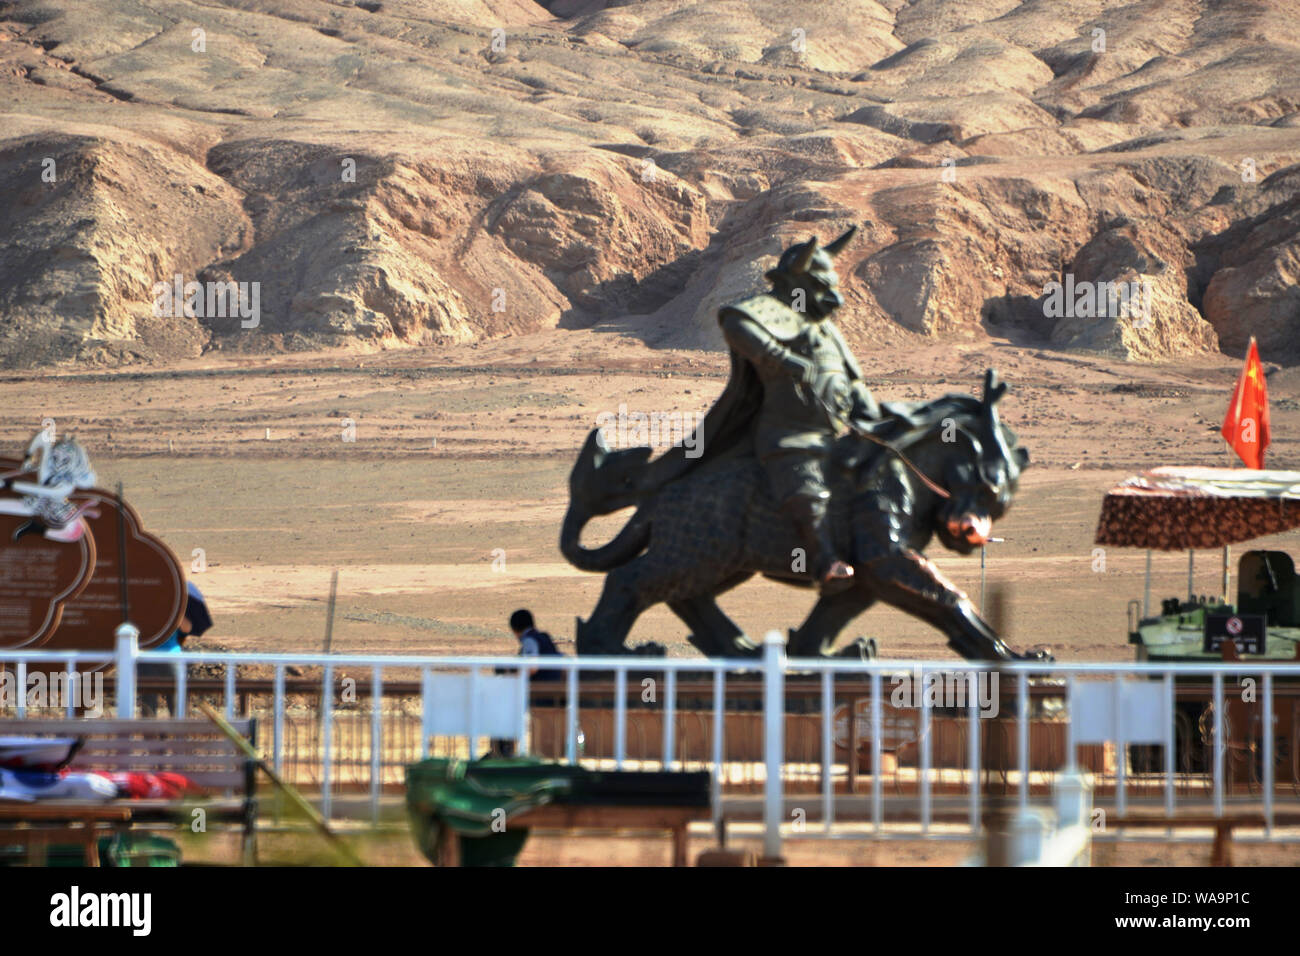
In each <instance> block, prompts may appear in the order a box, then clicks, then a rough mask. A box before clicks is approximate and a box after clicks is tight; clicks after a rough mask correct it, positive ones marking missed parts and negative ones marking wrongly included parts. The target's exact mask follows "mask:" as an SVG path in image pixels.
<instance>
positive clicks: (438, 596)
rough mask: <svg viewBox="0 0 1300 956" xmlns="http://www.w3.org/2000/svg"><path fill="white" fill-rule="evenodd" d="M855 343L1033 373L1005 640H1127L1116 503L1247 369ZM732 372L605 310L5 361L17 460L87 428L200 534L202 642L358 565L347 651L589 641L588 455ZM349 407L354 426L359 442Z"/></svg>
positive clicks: (1210, 562) (901, 366)
mask: <svg viewBox="0 0 1300 956" xmlns="http://www.w3.org/2000/svg"><path fill="white" fill-rule="evenodd" d="M862 359H863V364H864V366H865V367H866V370H867V372H866V374H867V376H868V380H869V382H870V384H871V387H872V388H873V390H874V391H875V393H876V394H877V395H878V396H879V397H880V398H885V399H917V398H923V397H932V396H935V395H939V394H943V393H945V392H947V391H956V390H967V391H969V390H974V389H977V388H978V386H979V382H980V379H981V376H982V371H983V369H984V368H985V367H986V366H990V365H991V366H995V367H996V368H998V370H999V371H1000V372H1001V373H1002V375H1003V376H1004V377H1005V378H1006V380H1007V381H1008V382H1009V383H1010V385H1011V387H1012V391H1011V393H1010V395H1009V396H1008V398H1007V399H1006V400H1005V403H1004V415H1005V420H1006V421H1007V422H1008V424H1010V425H1011V426H1012V427H1013V428H1014V429H1016V430H1017V432H1018V434H1019V436H1020V439H1021V442H1022V443H1023V444H1024V445H1026V446H1027V447H1028V448H1029V450H1030V454H1031V457H1032V465H1031V467H1030V469H1029V470H1028V471H1027V472H1026V474H1025V476H1024V478H1023V480H1022V483H1021V487H1020V492H1019V496H1018V498H1017V501H1016V503H1015V506H1014V507H1013V508H1012V510H1011V512H1010V513H1009V514H1008V515H1007V517H1006V518H1005V519H1004V520H1003V521H1001V522H1000V523H999V524H998V525H997V527H996V528H995V534H997V535H998V536H999V537H1002V538H1005V542H1004V543H1000V544H996V545H993V546H991V548H990V554H989V567H988V581H989V583H990V586H998V587H1002V588H1004V589H1005V594H1006V601H1005V603H1006V612H1005V619H1004V629H1005V630H1006V633H1007V635H1008V639H1009V640H1010V641H1011V643H1012V644H1013V645H1015V646H1026V645H1033V644H1046V645H1049V646H1051V647H1052V648H1053V650H1054V652H1055V653H1056V655H1057V657H1058V658H1059V659H1062V660H1129V659H1131V657H1132V649H1131V648H1130V647H1129V646H1128V645H1127V644H1126V643H1125V630H1126V628H1125V623H1124V622H1125V605H1126V602H1127V601H1128V600H1129V599H1131V598H1135V597H1140V596H1141V591H1142V568H1143V560H1144V559H1143V554H1142V553H1141V552H1127V551H1123V550H1118V549H1110V551H1109V552H1108V553H1107V554H1106V555H1105V570H1104V571H1094V570H1093V566H1094V561H1095V557H1096V556H1095V555H1094V552H1093V548H1094V545H1093V533H1094V531H1095V525H1096V518H1097V513H1098V508H1099V506H1100V502H1101V498H1102V495H1103V494H1104V492H1105V491H1106V489H1107V488H1108V487H1110V486H1111V485H1113V484H1114V483H1115V482H1116V481H1118V480H1120V479H1122V478H1123V477H1124V476H1126V475H1128V474H1131V473H1133V472H1134V471H1137V470H1140V469H1142V468H1146V467H1150V466H1153V465H1159V464H1183V465H1198V464H1199V465H1227V464H1228V463H1229V462H1228V455H1227V453H1226V451H1225V446H1224V443H1223V441H1222V439H1221V438H1220V437H1219V436H1218V425H1219V423H1220V422H1221V421H1222V416H1223V413H1224V410H1225V408H1226V405H1227V402H1228V397H1229V395H1230V392H1231V388H1232V385H1233V382H1234V380H1235V375H1236V373H1237V363H1236V361H1234V360H1232V359H1229V358H1224V357H1209V358H1206V359H1204V360H1200V361H1198V362H1194V363H1189V362H1182V363H1179V364H1177V365H1173V364H1166V365H1143V364H1134V363H1125V362H1121V361H1114V360H1111V359H1106V358H1101V357H1097V358H1088V357H1086V356H1085V357H1081V356H1079V355H1063V354H1060V353H1047V352H1041V351H1035V350H1029V349H1024V348H1020V347H1017V346H1013V345H1010V344H1005V343H994V344H993V345H992V346H989V345H983V346H978V347H976V346H962V345H951V344H934V345H930V346H926V347H922V348H915V349H911V350H908V351H906V352H903V351H898V350H893V351H891V350H882V351H880V352H877V353H874V354H872V353H866V352H864V353H862ZM725 377H726V358H725V356H724V355H723V354H721V353H718V352H711V351H673V350H655V349H652V348H649V347H647V346H645V345H644V344H643V343H642V342H641V341H639V340H636V339H634V338H632V337H628V336H623V335H620V334H618V333H615V332H599V331H591V330H578V331H571V332H565V331H556V332H548V333H541V334H536V335H529V336H521V337H517V338H512V339H508V340H498V341H494V342H489V343H484V344H481V345H464V346H453V347H447V348H429V349H415V350H394V351H391V352H382V353H379V354H364V355H358V354H356V353H352V352H347V351H341V350H340V351H334V352H320V353H309V354H302V353H298V354H293V355H279V356H268V357H232V356H228V355H215V356H211V357H208V358H204V359H196V360H191V361H188V362H184V363H180V364H177V365H172V366H168V367H165V368H163V367H155V368H140V367H136V368H134V369H131V370H128V371H103V370H101V371H94V372H88V373H58V374H54V373H23V372H10V373H6V374H4V375H3V376H0V403H2V404H3V407H4V408H5V410H6V415H5V416H4V421H3V424H2V425H0V448H4V449H5V450H6V451H7V453H18V452H19V451H20V450H21V449H22V448H23V447H24V446H25V443H26V441H27V440H28V438H30V436H31V434H32V433H33V432H34V431H35V430H36V429H37V428H38V427H40V423H41V421H42V420H43V419H44V418H47V417H49V418H53V419H54V420H55V422H56V427H57V429H58V430H59V431H60V433H62V432H68V433H72V434H75V435H76V436H77V438H78V439H79V440H80V441H82V442H83V443H84V444H85V446H86V447H87V449H88V450H89V452H90V455H91V459H92V462H93V464H94V465H95V467H96V469H97V471H98V474H99V478H100V483H101V485H103V486H105V487H114V486H115V485H116V483H117V482H119V481H120V482H122V483H123V486H124V488H125V492H126V496H127V499H128V500H129V501H131V502H132V503H133V504H134V505H135V506H136V508H137V509H138V510H139V511H140V513H141V514H142V515H143V517H144V520H145V522H146V526H147V527H148V528H149V529H150V530H152V531H154V532H155V533H157V534H159V535H160V536H161V537H162V538H163V539H164V540H166V541H167V542H168V544H169V545H170V546H171V547H172V548H173V549H174V550H175V551H176V553H177V554H178V555H179V556H180V557H181V558H182V561H183V562H186V563H191V562H194V561H195V560H196V559H197V558H196V554H195V552H196V549H201V550H202V558H203V560H204V561H205V563H206V570H203V571H201V572H198V573H195V574H193V577H194V579H195V581H196V582H197V583H198V584H199V586H200V587H201V588H202V589H203V591H204V593H205V594H206V595H207V596H208V597H209V600H210V602H211V605H212V608H213V612H214V617H215V619H216V627H215V628H214V629H213V630H212V631H211V632H209V635H208V637H207V638H205V639H204V640H203V642H201V643H200V645H199V646H204V645H208V644H219V645H220V646H223V647H229V648H231V649H237V650H243V651H255V650H261V651H290V650H292V651H310V650H319V649H321V648H322V646H323V640H324V630H325V610H326V604H327V597H328V593H329V579H330V574H331V572H332V571H333V570H334V569H338V570H339V596H338V611H337V617H336V621H335V629H334V637H333V649H334V650H335V651H337V652H345V653H346V652H358V653H361V652H371V651H374V652H383V653H393V652H406V653H432V654H456V653H489V652H500V653H513V652H514V650H515V647H514V641H513V638H512V637H511V636H510V634H509V631H508V630H507V629H506V627H505V619H506V617H507V615H508V614H509V613H510V612H511V611H512V610H514V609H515V608H516V607H521V606H523V607H529V608H531V609H532V610H533V611H534V613H535V614H536V616H537V618H538V621H539V623H540V624H541V626H543V627H544V628H546V629H547V630H549V631H551V633H552V634H554V635H555V637H556V638H557V639H558V640H559V642H560V646H561V648H562V649H564V648H566V647H567V648H568V649H570V650H571V649H572V645H571V643H569V642H571V640H572V637H573V621H574V617H575V616H576V615H582V616H586V615H587V614H588V613H589V612H590V610H591V608H592V606H593V605H594V603H595V601H596V598H597V595H598V593H599V589H600V586H601V581H600V577H599V576H598V575H593V574H587V573H583V572H580V571H577V570H576V569H574V568H572V567H570V566H569V565H568V564H567V563H566V562H565V561H564V559H563V557H562V556H561V555H560V554H559V550H558V547H557V541H558V536H559V525H560V521H561V518H562V516H563V513H564V509H565V504H566V498H567V488H566V479H567V474H568V469H569V467H570V466H571V464H572V460H573V457H574V455H575V453H576V451H577V448H578V447H579V445H580V444H581V442H582V441H583V439H584V438H585V436H586V435H587V433H588V431H589V430H590V429H591V428H592V427H594V425H595V423H596V416H597V415H598V414H600V413H601V412H605V411H608V412H614V413H616V412H617V410H618V408H619V405H620V404H626V405H627V406H628V407H629V409H631V410H641V411H646V412H652V411H665V412H671V411H680V412H683V413H687V412H690V413H698V412H703V411H705V410H706V409H707V408H708V407H709V405H710V404H711V402H712V401H713V399H714V398H715V397H716V396H717V394H718V393H719V392H720V391H721V389H722V386H723V384H724V381H725ZM1297 377H1300V370H1296V369H1278V368H1270V375H1269V384H1270V390H1271V393H1272V406H1273V434H1274V436H1275V437H1274V443H1273V446H1272V448H1271V449H1270V452H1269V463H1270V466H1272V467H1276V468H1286V467H1289V466H1290V467H1294V465H1295V463H1296V441H1295V439H1294V437H1292V436H1294V435H1295V434H1296V433H1297V427H1296V426H1297V424H1300V414H1298V412H1300V402H1297V401H1296V400H1295V398H1294V397H1293V396H1294V394H1295V382H1296V379H1297ZM345 419H350V420H351V421H352V422H354V423H355V440H354V441H345V440H344V435H345V429H344V420H345ZM268 434H269V435H270V437H269V438H267V435H268ZM620 521H621V516H610V518H608V519H603V523H598V524H596V525H594V526H593V527H592V528H591V529H589V531H588V534H589V536H599V535H601V534H612V533H613V532H614V531H615V530H616V529H617V527H618V526H619V524H620ZM589 540H590V538H589ZM1293 543H1294V542H1290V544H1292V545H1293ZM1280 546H1281V547H1284V548H1285V547H1287V546H1288V542H1287V541H1286V540H1283V541H1282V542H1280ZM931 556H932V557H933V558H934V559H935V560H936V561H937V563H938V564H939V566H940V567H941V568H942V569H943V570H944V571H945V572H946V573H947V574H948V575H949V576H950V577H951V578H952V579H953V580H954V581H956V582H957V583H958V585H959V586H961V587H963V588H965V589H966V590H967V591H968V592H970V593H972V594H978V591H979V559H978V556H977V555H976V556H972V557H961V556H959V555H956V554H953V553H950V552H945V551H943V550H942V549H941V548H939V547H938V546H937V545H935V546H934V549H932V551H931ZM1199 562H1200V563H1199V564H1198V576H1197V590H1198V592H1204V593H1217V592H1218V590H1219V584H1218V581H1219V573H1218V564H1219V557H1218V555H1217V553H1216V554H1208V553H1207V554H1203V555H1201V556H1200V558H1199ZM192 566H193V565H192ZM1155 570H1156V586H1155V589H1154V591H1155V594H1154V596H1155V597H1161V596H1170V595H1173V594H1178V593H1181V592H1182V591H1184V590H1185V587H1186V559H1185V557H1184V556H1183V555H1181V554H1169V555H1158V556H1157V558H1156V562H1155ZM721 603H722V605H723V607H724V609H725V610H727V611H728V613H730V614H731V615H732V616H733V617H734V618H735V619H736V620H737V621H738V622H739V623H740V624H741V625H742V626H743V627H744V628H745V629H746V632H747V633H749V634H751V635H755V636H757V635H760V634H762V633H764V632H765V631H767V630H768V629H772V628H777V629H784V628H787V627H791V626H794V625H796V624H797V623H798V622H799V620H800V619H801V618H802V616H803V614H805V613H806V610H807V609H808V608H809V607H811V604H812V597H811V595H809V594H806V593H804V592H800V591H796V590H793V589H789V588H786V587H783V586H780V585H777V584H773V583H769V582H765V581H751V582H749V583H747V584H745V585H743V586H742V587H740V588H738V589H737V590H736V591H734V592H732V593H731V594H729V595H726V596H724V598H723V599H722V601H721ZM858 634H868V635H872V636H875V637H876V638H877V639H878V641H879V645H880V650H881V653H882V655H883V656H885V657H891V658H943V657H945V656H947V655H949V654H950V652H949V651H948V650H947V648H946V647H945V645H944V642H943V640H942V639H941V638H940V637H939V635H938V634H937V633H935V632H933V631H931V630H930V629H929V628H928V627H926V626H925V625H923V624H921V623H919V622H916V621H913V620H912V619H910V618H908V617H906V616H904V615H902V614H900V613H898V612H895V611H893V610H892V609H888V608H876V609H873V610H872V611H870V612H869V613H868V614H867V615H864V616H863V617H862V618H859V619H858V621H856V622H855V623H854V625H853V626H852V627H851V628H849V629H848V630H847V631H846V632H845V635H844V638H849V637H852V636H856V635H858ZM685 636H686V630H685V627H684V625H682V624H681V623H680V622H679V621H678V620H677V619H676V618H675V617H674V616H673V615H672V614H671V613H670V612H669V611H668V610H667V609H666V608H655V609H653V610H651V611H650V612H648V613H647V614H646V615H645V616H644V617H643V618H642V619H641V620H640V621H639V622H638V624H637V627H636V629H635V630H634V631H633V634H632V638H631V640H632V642H639V641H643V640H656V641H660V642H663V643H665V644H666V645H667V646H668V648H669V653H670V654H673V655H691V654H694V653H695V651H694V649H693V648H691V647H690V645H688V644H687V643H686V642H685Z"/></svg>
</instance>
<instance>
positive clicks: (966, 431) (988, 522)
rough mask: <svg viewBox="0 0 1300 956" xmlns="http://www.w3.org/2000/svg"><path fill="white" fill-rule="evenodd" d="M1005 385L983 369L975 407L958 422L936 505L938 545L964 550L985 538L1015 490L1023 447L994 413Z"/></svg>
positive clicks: (1025, 458) (1026, 454)
mask: <svg viewBox="0 0 1300 956" xmlns="http://www.w3.org/2000/svg"><path fill="white" fill-rule="evenodd" d="M1006 391H1007V386H1006V385H1005V384H1004V383H1002V382H1000V381H998V375H997V372H995V371H993V369H989V370H988V371H987V372H986V373H985V374H984V398H983V401H982V403H981V407H980V412H979V414H978V415H977V416H975V417H974V418H973V419H972V420H971V421H968V422H963V423H962V424H961V426H959V427H958V429H957V431H958V435H959V439H960V440H959V441H958V442H956V443H954V445H955V447H954V455H953V459H952V460H951V461H950V462H949V465H948V467H947V469H946V477H947V479H948V485H947V487H948V493H949V495H950V496H951V497H950V498H948V500H947V501H946V502H945V503H944V506H943V507H941V508H940V509H939V515H938V519H939V520H938V526H937V527H936V528H935V533H936V534H937V535H938V536H939V540H940V541H941V542H942V543H943V545H944V547H946V548H949V549H951V550H953V551H957V552H959V553H961V554H969V553H970V552H972V551H974V550H975V549H976V548H978V547H980V546H981V545H982V544H984V543H985V542H987V541H988V539H989V537H990V535H991V534H992V531H993V522H994V521H997V520H998V519H999V518H1001V517H1002V516H1003V515H1004V514H1006V513H1007V509H1008V508H1010V507H1011V501H1012V499H1013V498H1014V497H1015V494H1016V486H1017V485H1018V483H1019V480H1020V472H1021V471H1022V470H1023V469H1024V468H1026V467H1027V466H1028V465H1029V452H1027V451H1026V450H1025V449H1023V448H1020V447H1017V445H1016V436H1015V434H1014V433H1013V432H1012V431H1011V430H1010V429H1009V428H1007V427H1006V426H1005V425H1003V424H1002V422H1001V420H1000V419H999V417H998V407H997V405H998V401H999V400H1000V399H1001V398H1002V396H1003V395H1005V394H1006Z"/></svg>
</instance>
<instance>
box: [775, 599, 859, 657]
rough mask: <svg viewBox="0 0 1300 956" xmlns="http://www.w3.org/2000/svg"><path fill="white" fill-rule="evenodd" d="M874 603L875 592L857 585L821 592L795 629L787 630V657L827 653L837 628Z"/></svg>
mask: <svg viewBox="0 0 1300 956" xmlns="http://www.w3.org/2000/svg"><path fill="white" fill-rule="evenodd" d="M875 603H876V595H874V594H873V593H871V592H870V591H868V590H867V589H866V588H865V587H862V586H861V585H859V586H857V587H854V588H852V589H850V590H848V591H840V592H838V593H834V594H825V595H823V596H822V597H821V598H820V599H819V600H818V601H817V603H816V604H814V605H813V609H812V610H811V611H810V612H809V613H808V617H807V618H806V619H805V620H804V622H803V623H802V624H801V625H799V628H798V630H794V631H791V632H790V643H789V644H788V645H787V646H786V653H787V654H789V655H790V656H791V657H826V656H830V654H831V649H832V648H833V647H834V646H835V639H836V638H837V637H839V635H840V631H842V630H843V629H844V627H845V626H846V625H847V624H848V623H849V621H851V620H853V619H854V618H855V617H857V616H858V615H859V614H861V613H862V612H863V611H865V610H866V609H867V608H869V607H871V605H873V604H875Z"/></svg>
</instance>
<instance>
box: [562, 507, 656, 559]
mask: <svg viewBox="0 0 1300 956" xmlns="http://www.w3.org/2000/svg"><path fill="white" fill-rule="evenodd" d="M591 518H592V516H591V515H589V514H586V513H584V512H583V511H582V509H581V508H579V507H577V505H576V503H570V504H569V510H568V511H566V512H565V513H564V526H563V528H562V529H561V530H560V551H561V552H562V553H563V554H564V556H565V558H567V559H568V561H569V563H570V564H572V565H573V566H574V567H575V568H578V569H579V570H581V571H609V570H612V569H614V568H616V567H618V566H619V565H621V564H626V563H627V562H628V561H631V560H632V559H633V558H635V557H636V556H637V555H638V554H640V553H641V551H642V549H644V548H645V546H646V545H647V544H649V543H650V520H649V518H648V517H647V516H646V514H645V512H644V511H643V510H638V511H637V512H636V514H634V515H633V516H632V517H631V519H630V520H629V521H628V523H627V524H625V525H624V526H623V529H622V530H621V531H619V533H618V534H617V535H615V536H614V540H613V541H611V542H609V544H605V545H601V546H600V547H599V548H584V547H583V546H582V544H581V538H582V529H583V527H584V526H585V525H586V524H587V522H588V521H590V520H591Z"/></svg>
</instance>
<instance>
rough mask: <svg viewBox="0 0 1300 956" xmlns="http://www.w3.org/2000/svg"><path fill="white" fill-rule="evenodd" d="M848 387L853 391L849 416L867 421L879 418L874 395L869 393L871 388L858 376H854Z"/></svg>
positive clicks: (878, 407)
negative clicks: (851, 408) (851, 409)
mask: <svg viewBox="0 0 1300 956" xmlns="http://www.w3.org/2000/svg"><path fill="white" fill-rule="evenodd" d="M850 388H851V389H852V392H853V411H852V412H851V413H850V414H849V417H850V418H852V419H865V420H867V421H874V420H875V419H877V418H879V417H880V406H879V405H878V404H876V397H875V396H874V395H872V394H871V389H869V388H867V385H866V383H865V382H863V381H862V379H860V378H855V379H854V380H853V382H852V384H851V385H850Z"/></svg>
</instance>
